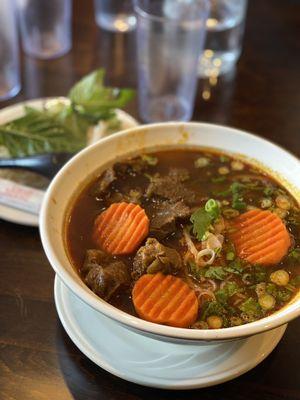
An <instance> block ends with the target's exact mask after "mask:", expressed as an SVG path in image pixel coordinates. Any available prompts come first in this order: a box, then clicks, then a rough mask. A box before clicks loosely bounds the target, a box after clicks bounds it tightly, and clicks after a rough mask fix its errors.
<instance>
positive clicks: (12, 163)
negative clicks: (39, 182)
mask: <svg viewBox="0 0 300 400" xmlns="http://www.w3.org/2000/svg"><path fill="white" fill-rule="evenodd" d="M73 155H74V154H73V153H48V154H39V155H35V156H29V157H18V158H0V168H22V169H27V170H30V171H33V172H36V173H38V174H41V175H43V176H46V177H47V178H53V176H54V175H55V174H56V173H57V172H58V171H59V170H60V168H61V167H62V166H63V165H64V164H65V163H66V162H67V161H68V160H69V159H70V158H71V157H72V156H73Z"/></svg>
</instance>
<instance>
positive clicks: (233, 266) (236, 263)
mask: <svg viewBox="0 0 300 400" xmlns="http://www.w3.org/2000/svg"><path fill="white" fill-rule="evenodd" d="M224 269H225V271H226V272H228V273H230V274H236V275H241V274H242V273H243V271H244V268H243V265H242V261H241V260H240V259H239V258H236V259H235V260H233V261H231V262H230V263H229V264H228V265H227V266H226V267H224Z"/></svg>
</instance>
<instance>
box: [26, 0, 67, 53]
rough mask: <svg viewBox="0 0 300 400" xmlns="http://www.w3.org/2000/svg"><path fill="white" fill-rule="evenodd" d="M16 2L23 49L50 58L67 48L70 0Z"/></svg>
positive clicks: (27, 0) (64, 51)
mask: <svg viewBox="0 0 300 400" xmlns="http://www.w3.org/2000/svg"><path fill="white" fill-rule="evenodd" d="M18 4H19V20H20V26H21V37H22V44H23V49H24V51H25V53H27V54H29V55H32V56H35V57H37V58H41V59H50V58H56V57H60V56H62V55H63V54H65V53H67V52H68V51H69V50H70V48H71V46H72V33H71V15H72V3H71V0H18Z"/></svg>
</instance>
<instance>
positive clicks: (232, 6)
mask: <svg viewBox="0 0 300 400" xmlns="http://www.w3.org/2000/svg"><path fill="white" fill-rule="evenodd" d="M246 8H247V0H211V8H210V15H209V17H208V19H207V21H206V40H205V45H204V48H205V50H204V52H203V53H202V55H201V57H200V60H199V66H198V74H199V76H201V77H210V76H218V75H221V74H223V73H226V72H228V71H229V70H231V69H232V68H233V67H234V66H235V64H236V62H237V60H238V59H239V57H240V54H241V50H242V40H243V34H244V26H245V16H246Z"/></svg>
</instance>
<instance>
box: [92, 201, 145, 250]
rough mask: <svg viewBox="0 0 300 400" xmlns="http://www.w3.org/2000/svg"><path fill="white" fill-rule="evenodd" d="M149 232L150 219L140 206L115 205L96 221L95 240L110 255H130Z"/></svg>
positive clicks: (130, 204) (128, 204) (129, 204)
mask: <svg viewBox="0 0 300 400" xmlns="http://www.w3.org/2000/svg"><path fill="white" fill-rule="evenodd" d="M148 232H149V219H148V217H147V215H146V213H145V210H144V209H143V208H141V207H140V206H139V205H138V204H133V203H114V204H112V205H111V206H109V207H108V209H107V210H105V211H103V213H101V214H100V215H99V216H98V217H97V218H96V221H95V225H94V232H93V239H94V241H95V242H96V243H97V244H98V246H100V247H101V248H102V249H103V250H104V251H106V252H107V253H110V254H130V253H132V252H133V251H134V250H135V249H136V248H137V247H138V246H139V244H140V243H141V242H142V241H143V240H144V239H145V237H146V236H147V235H148Z"/></svg>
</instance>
